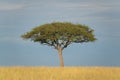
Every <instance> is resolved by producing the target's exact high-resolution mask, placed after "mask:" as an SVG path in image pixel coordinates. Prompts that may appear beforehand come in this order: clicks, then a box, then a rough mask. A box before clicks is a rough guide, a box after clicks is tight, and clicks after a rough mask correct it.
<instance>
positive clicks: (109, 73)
mask: <svg viewBox="0 0 120 80" xmlns="http://www.w3.org/2000/svg"><path fill="white" fill-rule="evenodd" d="M0 80H120V68H117V67H116V68H114V67H111V68H110V67H109V68H108V67H65V68H59V67H0Z"/></svg>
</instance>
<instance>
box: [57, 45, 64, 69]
mask: <svg viewBox="0 0 120 80" xmlns="http://www.w3.org/2000/svg"><path fill="white" fill-rule="evenodd" d="M58 55H59V59H60V67H64V62H63V56H62V48H61V47H59V48H58Z"/></svg>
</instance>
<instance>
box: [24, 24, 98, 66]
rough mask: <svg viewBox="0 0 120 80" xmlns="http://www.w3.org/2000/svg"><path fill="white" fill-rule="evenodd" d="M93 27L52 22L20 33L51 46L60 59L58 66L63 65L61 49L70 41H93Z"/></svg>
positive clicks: (26, 37)
mask: <svg viewBox="0 0 120 80" xmlns="http://www.w3.org/2000/svg"><path fill="white" fill-rule="evenodd" d="M93 31H94V30H93V29H91V28H89V27H88V26H86V25H81V24H73V23H70V22H53V23H48V24H44V25H40V26H37V27H35V28H33V29H32V30H31V31H30V32H27V33H25V34H23V35H22V38H23V39H30V40H31V41H34V42H39V43H40V44H43V45H48V46H53V47H54V48H55V49H56V50H57V51H58V55H59V59H60V66H61V67H63V66H64V62H63V57H62V51H63V49H64V48H66V47H67V46H68V45H70V44H72V43H83V42H93V41H95V40H96V38H95V37H94V35H93Z"/></svg>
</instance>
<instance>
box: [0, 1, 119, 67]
mask: <svg viewBox="0 0 120 80" xmlns="http://www.w3.org/2000/svg"><path fill="white" fill-rule="evenodd" d="M54 21H67V22H73V23H80V24H86V25H88V26H90V27H91V28H92V29H94V30H95V32H94V34H95V36H96V38H97V39H98V40H97V41H96V42H93V43H83V44H71V45H70V46H69V47H68V48H66V49H65V50H64V51H63V56H64V62H65V65H66V66H120V42H119V41H120V0H0V66H59V58H58V54H57V51H56V50H54V49H53V48H52V47H48V46H43V45H40V44H39V43H34V42H31V41H29V40H28V41H24V40H23V39H21V37H20V36H21V35H22V34H23V33H25V32H26V31H30V30H31V29H32V28H34V27H35V26H38V25H41V24H44V23H50V22H54Z"/></svg>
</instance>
